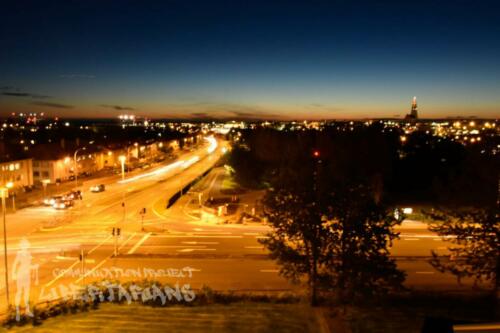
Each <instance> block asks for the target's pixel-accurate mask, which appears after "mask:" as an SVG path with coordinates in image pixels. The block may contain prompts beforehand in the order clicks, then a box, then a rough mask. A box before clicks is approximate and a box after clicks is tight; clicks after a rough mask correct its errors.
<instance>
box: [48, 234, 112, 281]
mask: <svg viewBox="0 0 500 333" xmlns="http://www.w3.org/2000/svg"><path fill="white" fill-rule="evenodd" d="M110 237H111V236H108V237H107V238H106V239H105V240H103V241H102V242H101V243H99V244H97V245H96V246H94V248H92V249H91V250H90V251H89V252H87V255H89V254H90V253H92V252H93V251H95V250H96V249H97V248H98V247H99V246H101V245H102V244H104V242H106V241H107V240H108V239H109V238H110ZM79 263H80V260H76V261H75V262H74V263H73V264H71V266H69V267H68V268H67V269H65V270H64V271H62V272H60V273H59V274H58V275H57V276H56V277H55V278H53V279H52V280H51V281H49V282H48V283H46V284H45V287H50V286H51V285H52V284H53V283H54V282H56V281H57V280H59V279H60V278H61V277H63V276H64V275H65V274H66V272H68V271H69V270H70V269H73V267H75V266H76V265H77V264H79Z"/></svg>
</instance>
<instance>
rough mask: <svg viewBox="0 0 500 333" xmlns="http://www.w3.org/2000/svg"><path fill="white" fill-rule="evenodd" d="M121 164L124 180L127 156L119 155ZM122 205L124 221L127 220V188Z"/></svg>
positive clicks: (123, 194)
mask: <svg viewBox="0 0 500 333" xmlns="http://www.w3.org/2000/svg"><path fill="white" fill-rule="evenodd" d="M118 160H119V161H120V164H121V166H122V181H124V180H125V161H126V160H127V156H124V155H120V156H119V157H118ZM122 207H123V222H125V189H123V192H122Z"/></svg>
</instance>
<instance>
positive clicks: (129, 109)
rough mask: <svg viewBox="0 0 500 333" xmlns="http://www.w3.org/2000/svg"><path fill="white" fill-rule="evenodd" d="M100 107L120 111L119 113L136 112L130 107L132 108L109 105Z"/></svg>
mask: <svg viewBox="0 0 500 333" xmlns="http://www.w3.org/2000/svg"><path fill="white" fill-rule="evenodd" d="M100 106H101V107H103V108H108V109H114V110H118V111H133V110H135V108H133V107H130V106H121V105H108V104H102V105H100Z"/></svg>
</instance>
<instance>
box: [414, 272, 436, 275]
mask: <svg viewBox="0 0 500 333" xmlns="http://www.w3.org/2000/svg"><path fill="white" fill-rule="evenodd" d="M415 273H416V274H428V275H431V274H435V272H415Z"/></svg>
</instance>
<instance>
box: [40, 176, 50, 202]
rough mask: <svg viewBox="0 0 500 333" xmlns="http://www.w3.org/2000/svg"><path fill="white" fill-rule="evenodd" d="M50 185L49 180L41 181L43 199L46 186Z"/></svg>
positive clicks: (45, 194) (45, 193)
mask: <svg viewBox="0 0 500 333" xmlns="http://www.w3.org/2000/svg"><path fill="white" fill-rule="evenodd" d="M48 184H50V179H44V180H42V185H43V197H44V198H45V197H46V196H47V185H48Z"/></svg>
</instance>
